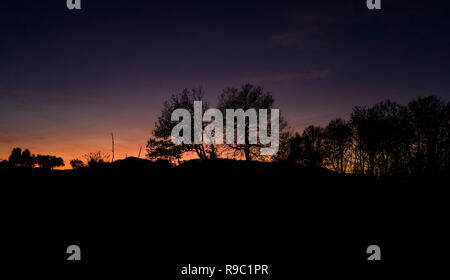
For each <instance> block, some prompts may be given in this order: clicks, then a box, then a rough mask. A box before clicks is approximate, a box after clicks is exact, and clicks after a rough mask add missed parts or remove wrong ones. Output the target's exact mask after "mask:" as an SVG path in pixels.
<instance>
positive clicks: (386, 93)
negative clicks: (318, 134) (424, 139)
mask: <svg viewBox="0 0 450 280" xmlns="http://www.w3.org/2000/svg"><path fill="white" fill-rule="evenodd" d="M449 4H450V3H449V1H435V0H431V1H425V0H421V1H407V0H396V1H393V0H382V10H379V11H375V10H368V9H367V8H366V0H351V1H350V0H349V1H342V0H339V1H337V0H336V1H318V0H315V1H313V0H310V1H300V0H297V1H264V0H258V1H245V0H239V1H234V0H227V1H216V0H208V1H187V0H184V1H167V0H166V1H150V0H148V1H144V0H141V1H139V0H134V1H133V0H118V1H107V0H82V10H81V11H78V10H68V9H67V8H66V0H53V1H39V0H33V1H32V0H28V1H17V0H16V1H10V0H6V1H2V2H1V4H0V159H7V158H8V155H9V153H10V152H11V150H12V148H14V147H22V148H29V149H30V150H31V152H33V153H39V154H51V155H57V156H61V157H63V158H64V160H65V161H66V167H70V166H69V161H70V159H72V158H75V157H79V158H81V156H82V155H83V154H86V153H89V152H95V151H98V150H102V151H105V152H109V151H110V149H111V136H110V134H111V132H114V135H115V140H116V159H117V158H123V157H124V156H125V154H128V155H129V156H130V155H133V156H136V155H137V153H138V152H139V147H140V146H142V149H143V150H144V148H145V143H146V141H147V139H148V138H149V137H150V136H151V131H152V129H153V126H154V123H155V121H156V118H157V115H158V113H159V111H160V109H161V103H162V102H163V101H164V100H166V99H167V98H168V97H169V96H170V95H171V94H175V93H178V92H180V91H181V90H182V89H183V88H186V87H188V88H191V87H194V86H202V87H203V89H204V90H205V92H206V96H207V99H208V101H209V102H210V104H211V105H212V106H213V107H214V106H215V104H216V102H217V97H218V96H219V94H220V93H221V92H222V89H223V88H225V87H239V86H242V85H243V84H244V83H246V82H251V83H253V84H255V85H260V86H263V87H264V88H265V89H266V90H267V91H270V92H272V94H273V96H274V97H275V99H276V107H277V108H280V109H281V110H282V111H283V114H284V115H285V116H286V119H287V120H288V122H289V124H290V126H291V127H292V128H293V129H294V130H302V129H303V128H304V127H305V126H306V125H310V124H314V125H324V124H326V123H327V122H328V121H329V120H331V119H333V118H337V117H343V118H348V116H349V113H350V112H351V110H352V107H353V106H355V105H372V104H374V103H376V102H378V101H382V100H383V99H386V98H391V99H393V100H395V101H397V102H400V103H406V102H408V101H409V100H411V99H412V98H415V97H417V96H424V95H431V94H433V95H437V96H439V97H441V98H442V99H443V100H445V101H449V99H450V98H449V97H450V5H449Z"/></svg>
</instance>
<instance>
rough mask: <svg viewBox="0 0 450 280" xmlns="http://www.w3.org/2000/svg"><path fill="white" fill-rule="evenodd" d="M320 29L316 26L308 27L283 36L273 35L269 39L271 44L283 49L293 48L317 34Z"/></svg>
mask: <svg viewBox="0 0 450 280" xmlns="http://www.w3.org/2000/svg"><path fill="white" fill-rule="evenodd" d="M319 33H320V28H319V27H318V26H310V27H306V28H302V29H300V30H298V31H293V32H287V33H283V34H278V35H273V36H271V37H270V38H269V40H270V41H271V42H272V43H275V44H277V45H280V46H283V47H295V46H298V45H301V44H302V43H304V42H305V41H306V40H308V39H309V38H310V37H312V36H314V35H316V34H319Z"/></svg>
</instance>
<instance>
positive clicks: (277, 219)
mask: <svg viewBox="0 0 450 280" xmlns="http://www.w3.org/2000/svg"><path fill="white" fill-rule="evenodd" d="M0 176H1V178H2V179H1V182H2V183H1V205H2V209H1V211H2V220H3V222H2V233H3V234H2V235H3V237H2V243H3V244H2V250H1V254H2V257H3V258H4V261H3V263H4V264H6V263H8V264H13V265H17V264H19V266H20V267H22V268H24V267H27V265H32V266H35V269H38V270H49V271H56V269H58V271H59V269H60V268H64V269H65V270H66V271H69V272H70V273H77V274H78V275H87V274H91V276H105V278H106V277H107V276H108V277H109V276H111V275H114V276H117V275H120V274H121V275H123V276H127V278H126V279H135V278H137V276H138V275H139V277H142V276H144V277H146V278H149V279H153V278H155V279H180V280H183V279H236V280H237V279H256V280H257V279H300V278H301V277H303V276H304V275H306V273H312V275H315V276H316V277H314V278H319V279H321V278H322V277H325V276H327V277H335V276H337V275H339V274H346V275H347V274H348V273H349V274H354V273H357V274H359V273H361V274H360V276H361V277H364V278H363V279H365V278H366V277H365V276H368V275H378V276H386V277H388V275H389V277H391V276H392V275H399V276H401V275H404V274H405V273H407V274H415V273H416V272H417V271H425V272H426V273H430V272H436V271H438V270H439V269H441V268H445V267H446V266H447V265H448V261H449V259H448V258H446V257H445V254H446V252H448V251H447V249H448V229H447V227H448V214H447V212H448V196H447V195H446V192H445V189H447V188H448V186H447V185H448V179H447V177H446V176H429V177H410V178H395V179H394V178H390V179H384V180H380V179H375V178H369V177H358V176H349V175H346V176H344V175H338V174H335V173H333V172H330V171H327V170H324V169H307V168H301V167H298V166H294V165H289V164H282V163H252V164H246V163H245V162H237V161H214V162H197V161H192V162H188V163H185V164H183V165H182V166H178V167H175V168H169V167H167V166H165V165H163V164H140V163H136V162H134V159H131V160H129V161H125V162H123V161H122V162H118V163H116V164H115V165H113V166H109V167H107V168H97V169H82V170H68V171H44V170H38V169H34V170H24V169H0ZM72 244H76V245H79V246H80V247H81V252H82V260H81V261H80V262H75V263H74V262H73V261H72V262H70V261H67V257H68V255H67V254H66V248H67V246H69V245H72ZM372 244H376V245H378V246H380V248H381V255H382V260H381V261H380V262H369V261H367V258H368V254H367V253H366V248H367V247H368V246H369V245H372ZM25 264H26V265H25ZM188 264H191V265H193V264H196V265H201V266H208V265H217V266H220V265H225V264H268V265H269V266H270V272H271V273H270V276H269V277H267V276H265V277H261V276H248V275H247V276H243V275H241V276H224V275H219V274H217V275H215V276H214V278H208V276H196V277H186V276H182V275H181V274H180V268H181V267H182V266H187V265H188ZM14 267H15V266H14ZM23 271H27V270H23V269H17V271H16V272H19V273H20V272H23ZM28 272H29V270H28ZM367 273H368V274H367ZM308 275H311V274H308ZM361 277H358V279H361Z"/></svg>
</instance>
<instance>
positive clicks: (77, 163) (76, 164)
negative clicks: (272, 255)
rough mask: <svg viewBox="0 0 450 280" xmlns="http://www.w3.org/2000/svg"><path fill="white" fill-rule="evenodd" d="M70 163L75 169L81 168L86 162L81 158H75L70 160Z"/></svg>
mask: <svg viewBox="0 0 450 280" xmlns="http://www.w3.org/2000/svg"><path fill="white" fill-rule="evenodd" d="M70 165H71V166H72V168H73V169H80V168H83V167H85V165H84V162H83V161H82V160H81V159H78V158H75V159H72V160H71V161H70Z"/></svg>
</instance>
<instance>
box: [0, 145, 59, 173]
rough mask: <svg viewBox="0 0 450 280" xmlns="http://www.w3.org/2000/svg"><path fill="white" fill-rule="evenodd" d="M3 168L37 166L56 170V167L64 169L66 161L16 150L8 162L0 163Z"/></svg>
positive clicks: (12, 152) (28, 151) (19, 149)
mask: <svg viewBox="0 0 450 280" xmlns="http://www.w3.org/2000/svg"><path fill="white" fill-rule="evenodd" d="M0 165H1V166H2V167H25V168H34V167H35V166H36V165H37V166H38V167H39V168H43V169H54V168H56V167H63V166H64V161H63V159H62V158H60V157H56V156H51V155H34V154H32V153H31V152H30V150H28V149H25V150H23V151H22V149H21V148H14V149H13V150H12V151H11V155H10V156H9V158H8V160H7V161H6V160H4V161H2V162H1V163H0Z"/></svg>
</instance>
